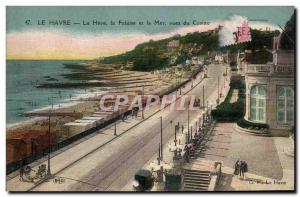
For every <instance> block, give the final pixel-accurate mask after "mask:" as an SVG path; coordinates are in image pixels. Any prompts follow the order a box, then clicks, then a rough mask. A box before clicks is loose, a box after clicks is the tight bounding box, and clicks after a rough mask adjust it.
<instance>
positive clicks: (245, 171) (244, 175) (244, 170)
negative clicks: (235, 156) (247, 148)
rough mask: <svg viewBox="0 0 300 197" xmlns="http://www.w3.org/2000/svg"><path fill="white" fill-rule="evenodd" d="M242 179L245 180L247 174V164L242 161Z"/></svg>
mask: <svg viewBox="0 0 300 197" xmlns="http://www.w3.org/2000/svg"><path fill="white" fill-rule="evenodd" d="M243 172H244V173H243V178H246V177H247V176H246V173H247V172H248V164H247V162H246V161H244V165H243Z"/></svg>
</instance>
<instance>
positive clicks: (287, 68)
mask: <svg viewBox="0 0 300 197" xmlns="http://www.w3.org/2000/svg"><path fill="white" fill-rule="evenodd" d="M246 73H275V74H276V73H279V74H292V73H294V65H276V66H275V65H272V64H247V65H246Z"/></svg>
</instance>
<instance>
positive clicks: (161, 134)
mask: <svg viewBox="0 0 300 197" xmlns="http://www.w3.org/2000/svg"><path fill="white" fill-rule="evenodd" d="M162 131H163V130H162V116H161V117H160V146H161V148H160V151H161V153H160V158H161V160H163V143H162V140H163V133H162Z"/></svg>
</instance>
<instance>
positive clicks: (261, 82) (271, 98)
mask: <svg viewBox="0 0 300 197" xmlns="http://www.w3.org/2000/svg"><path fill="white" fill-rule="evenodd" d="M280 38H281V35H279V36H278V37H276V38H274V41H273V50H272V55H273V61H272V62H271V63H267V64H246V65H245V81H246V114H245V119H246V120H248V121H250V122H255V123H266V124H268V125H269V128H270V129H269V130H270V133H271V134H272V135H275V136H286V135H288V134H289V132H288V131H289V130H291V129H292V128H293V126H294V118H295V114H294V113H295V100H294V98H295V97H294V96H295V73H294V68H295V63H294V50H281V49H280V40H281V39H280Z"/></svg>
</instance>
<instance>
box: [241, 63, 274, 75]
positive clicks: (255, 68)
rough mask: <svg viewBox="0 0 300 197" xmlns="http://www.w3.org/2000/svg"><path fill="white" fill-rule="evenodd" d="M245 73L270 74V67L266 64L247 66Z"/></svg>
mask: <svg viewBox="0 0 300 197" xmlns="http://www.w3.org/2000/svg"><path fill="white" fill-rule="evenodd" d="M246 68H247V69H246V72H247V73H260V72H264V73H265V72H270V70H271V69H270V65H268V64H247V65H246Z"/></svg>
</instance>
